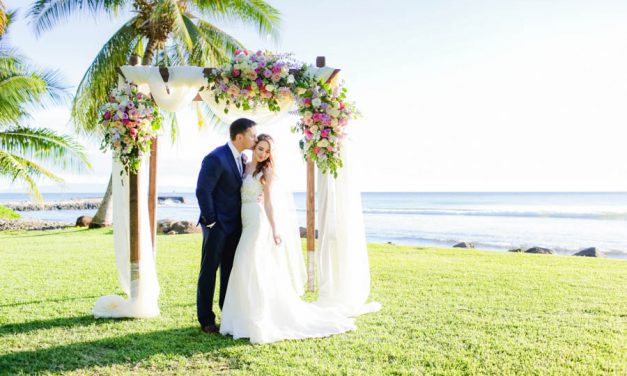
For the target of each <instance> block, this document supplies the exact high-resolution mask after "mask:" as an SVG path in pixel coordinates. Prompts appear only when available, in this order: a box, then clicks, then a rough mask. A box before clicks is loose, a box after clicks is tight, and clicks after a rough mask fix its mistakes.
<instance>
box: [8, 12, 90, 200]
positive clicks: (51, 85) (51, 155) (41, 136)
mask: <svg viewBox="0 0 627 376" xmlns="http://www.w3.org/2000/svg"><path fill="white" fill-rule="evenodd" d="M10 19H11V14H10V13H9V14H7V13H5V9H4V5H3V4H2V3H1V2H0V22H2V24H1V26H2V29H1V30H2V32H1V33H0V176H2V177H5V178H8V179H9V180H11V182H18V183H22V184H23V185H25V186H26V188H27V189H28V191H29V193H30V194H31V195H32V196H33V198H34V199H35V201H38V202H42V197H41V193H40V191H39V189H38V187H37V182H36V180H37V179H38V178H40V177H46V178H49V179H51V180H53V181H56V182H61V181H63V180H62V179H61V178H60V177H59V176H58V175H56V174H55V173H54V172H52V171H51V170H49V169H48V168H47V167H45V166H44V165H43V164H42V162H43V163H45V164H49V165H52V166H58V167H62V168H67V167H74V168H77V169H80V168H81V167H82V166H84V165H87V166H89V163H88V162H87V158H86V155H85V153H84V150H83V148H82V146H81V145H80V144H78V143H77V142H76V141H75V140H74V139H72V138H71V137H69V136H65V135H60V134H58V133H57V132H55V131H53V130H51V129H47V128H32V127H28V126H26V125H25V122H26V121H28V120H29V119H30V116H29V112H30V111H31V110H33V109H34V108H36V107H37V106H41V105H45V104H47V103H60V102H62V101H63V100H64V99H67V94H66V93H65V89H64V88H63V87H62V86H61V85H60V84H59V79H58V77H57V74H56V73H55V72H50V71H41V70H37V69H35V68H33V67H32V66H30V65H29V64H28V63H27V62H26V59H25V58H24V57H22V56H20V55H19V53H18V52H17V51H16V50H15V49H12V48H10V47H9V46H7V45H6V43H5V41H4V39H3V36H4V31H6V28H7V27H8V26H9V24H10Z"/></svg>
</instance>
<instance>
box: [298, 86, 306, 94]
mask: <svg viewBox="0 0 627 376" xmlns="http://www.w3.org/2000/svg"><path fill="white" fill-rule="evenodd" d="M306 91H307V89H305V88H304V87H299V88H298V89H296V94H298V95H303V94H305V92H306Z"/></svg>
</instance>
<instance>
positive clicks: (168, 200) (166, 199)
mask: <svg viewBox="0 0 627 376" xmlns="http://www.w3.org/2000/svg"><path fill="white" fill-rule="evenodd" d="M157 202H158V203H159V205H164V204H187V200H186V199H185V197H183V196H159V197H157Z"/></svg>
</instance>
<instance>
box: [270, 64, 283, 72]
mask: <svg viewBox="0 0 627 376" xmlns="http://www.w3.org/2000/svg"><path fill="white" fill-rule="evenodd" d="M272 73H274V74H277V73H281V67H280V66H278V65H275V66H274V67H272Z"/></svg>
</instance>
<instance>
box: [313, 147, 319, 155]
mask: <svg viewBox="0 0 627 376" xmlns="http://www.w3.org/2000/svg"><path fill="white" fill-rule="evenodd" d="M313 151H314V154H316V155H317V154H318V153H320V148H319V147H317V146H316V147H315V148H314V150H313Z"/></svg>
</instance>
